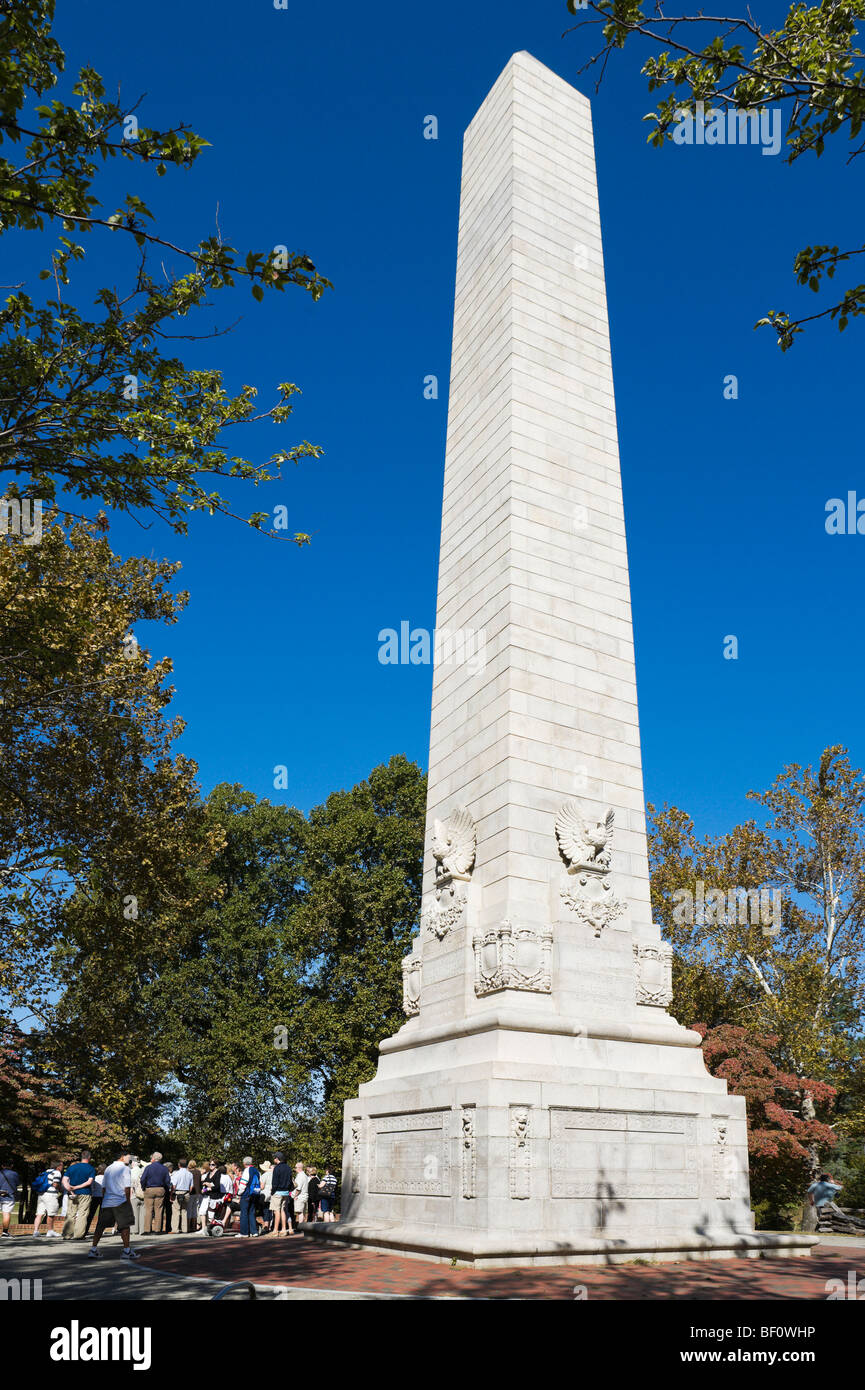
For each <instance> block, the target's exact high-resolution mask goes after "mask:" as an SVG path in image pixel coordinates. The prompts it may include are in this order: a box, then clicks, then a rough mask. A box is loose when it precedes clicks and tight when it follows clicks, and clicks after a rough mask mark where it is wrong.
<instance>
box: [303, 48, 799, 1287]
mask: <svg viewBox="0 0 865 1390" xmlns="http://www.w3.org/2000/svg"><path fill="white" fill-rule="evenodd" d="M437 627H438V628H439V629H440V630H442V629H445V630H448V631H450V632H457V631H465V630H466V629H473V630H475V631H482V632H483V633H484V634H485V645H484V648H483V650H484V652H485V662H484V663H483V664H481V663H480V662H478V661H473V662H465V663H459V662H455V661H452V660H451V661H442V662H440V663H439V664H437V666H436V669H435V674H434V684H433V699H432V725H431V735H430V759H429V799H428V805H427V832H426V863H425V877H424V898H423V911H422V917H421V931H420V936H419V937H418V939H417V941H416V943H415V946H414V949H413V951H412V952H411V953H410V954H409V956H407V957H406V959H405V961H404V963H403V985H404V998H405V1005H404V1007H405V1012H406V1014H407V1016H408V1021H407V1022H406V1024H405V1025H404V1027H402V1028H401V1029H400V1030H399V1032H398V1033H397V1034H396V1035H395V1036H394V1037H392V1038H387V1039H386V1040H385V1041H384V1042H383V1043H382V1044H381V1048H380V1061H379V1067H378V1072H377V1075H376V1077H375V1079H374V1080H373V1081H370V1082H369V1083H367V1084H366V1085H363V1086H361V1088H360V1095H359V1097H358V1098H357V1099H356V1100H351V1101H349V1102H348V1103H347V1104H346V1108H345V1149H344V1155H343V1185H342V1219H341V1221H340V1222H339V1223H337V1224H332V1225H324V1226H318V1227H316V1228H309V1230H310V1234H312V1233H313V1232H314V1234H315V1235H316V1236H318V1237H321V1238H325V1239H329V1240H342V1241H348V1242H350V1243H352V1244H357V1245H366V1246H371V1247H374V1248H379V1249H402V1250H406V1251H410V1252H413V1253H416V1254H421V1255H426V1256H429V1257H432V1258H437V1259H452V1258H453V1257H456V1258H457V1259H459V1260H464V1261H467V1262H473V1263H476V1264H515V1263H516V1264H519V1263H530V1262H549V1263H561V1262H563V1261H573V1262H578V1263H587V1262H590V1261H604V1262H606V1261H608V1260H611V1259H634V1258H637V1257H643V1258H648V1259H676V1258H683V1257H687V1256H698V1255H701V1256H723V1255H734V1254H738V1255H741V1254H743V1253H753V1254H763V1253H772V1254H794V1253H804V1252H805V1251H807V1249H808V1248H809V1246H810V1245H811V1244H813V1243H814V1238H813V1237H808V1236H769V1235H758V1234H755V1232H754V1229H753V1219H752V1216H751V1211H750V1206H749V1195H748V1160H747V1144H746V1132H745V1102H744V1100H742V1099H740V1098H738V1097H735V1096H730V1095H728V1094H727V1088H726V1084H725V1083H724V1082H723V1081H720V1080H718V1079H716V1078H714V1077H712V1076H710V1075H709V1074H708V1072H707V1071H706V1068H705V1065H704V1063H703V1057H702V1053H701V1051H700V1038H699V1035H698V1034H696V1033H694V1032H692V1031H690V1030H688V1029H686V1028H683V1027H681V1026H680V1025H679V1024H678V1023H677V1022H676V1021H675V1020H674V1019H673V1018H672V1017H671V1016H670V1014H669V1013H668V1012H667V1005H668V1004H669V1003H670V1000H671V997H672V989H671V951H670V948H669V946H667V945H665V944H664V943H663V942H662V940H661V936H660V931H659V929H658V928H657V927H656V926H655V925H653V922H652V916H651V908H650V901H649V872H648V860H647V853H646V832H645V821H644V810H643V787H642V770H641V763H640V740H639V725H638V717H637V692H636V679H635V670H634V651H633V638H632V631H631V609H630V593H629V585H628V564H627V551H626V544H625V523H624V513H623V509H622V494H621V482H620V477H619V463H618V449H617V435H616V417H615V405H614V399H613V380H612V369H611V362H610V347H609V336H608V328H607V312H606V298H605V290H604V275H603V259H602V249H601V228H600V218H599V212H598V196H597V186H596V178H595V166H594V150H593V142H592V126H591V110H590V106H589V102H588V101H587V99H586V98H585V97H583V96H582V95H580V93H578V92H577V91H575V90H574V89H573V88H572V87H570V86H569V85H568V84H567V83H565V82H563V81H562V80H561V79H560V78H558V77H557V76H555V74H553V73H552V72H550V71H549V70H548V69H547V68H545V67H543V66H542V65H541V64H540V63H538V62H537V61H536V60H535V59H533V58H532V57H530V55H528V54H526V53H518V54H515V55H514V57H513V58H512V59H511V60H510V62H509V63H508V65H507V67H506V68H505V70H504V72H503V73H502V74H501V76H500V77H499V79H498V81H497V82H496V84H495V86H494V87H493V88H492V90H491V92H490V93H489V95H488V96H487V98H486V100H485V101H484V103H483V105H482V106H481V108H480V110H479V111H478V113H477V115H476V116H475V118H474V120H473V121H472V123H471V125H470V126H469V128H468V130H467V132H466V137H465V145H464V154H463V173H462V192H461V203H460V223H459V247H458V260H457V279H456V302H455V310H454V337H453V359H452V371H451V386H450V404H449V415H448V435H447V455H446V465H445V483H444V504H443V514H442V532H441V558H440V569H439V589H438V610H437Z"/></svg>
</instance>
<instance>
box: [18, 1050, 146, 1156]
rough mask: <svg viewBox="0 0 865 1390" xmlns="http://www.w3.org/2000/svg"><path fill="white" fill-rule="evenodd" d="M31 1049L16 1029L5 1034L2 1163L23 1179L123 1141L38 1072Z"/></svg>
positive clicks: (55, 1083) (49, 1078)
mask: <svg viewBox="0 0 865 1390" xmlns="http://www.w3.org/2000/svg"><path fill="white" fill-rule="evenodd" d="M31 1043H32V1040H31V1039H28V1037H27V1036H26V1034H24V1033H22V1032H21V1030H20V1028H17V1027H16V1026H15V1024H14V1023H7V1024H6V1025H4V1026H3V1028H2V1030H0V1157H2V1162H4V1163H6V1164H9V1165H10V1166H11V1167H12V1168H15V1169H16V1171H18V1172H19V1173H21V1175H22V1176H23V1175H24V1174H25V1173H26V1171H27V1169H28V1167H29V1165H30V1164H38V1163H41V1162H43V1161H44V1160H45V1159H46V1158H47V1157H48V1156H49V1155H56V1156H57V1157H58V1158H59V1159H60V1160H61V1161H62V1162H64V1163H65V1162H68V1161H69V1160H70V1159H71V1158H72V1157H73V1156H74V1155H75V1153H76V1151H77V1150H79V1149H82V1148H88V1149H91V1150H92V1151H93V1153H94V1154H98V1153H99V1151H100V1149H110V1148H112V1147H113V1146H114V1145H115V1144H117V1143H118V1142H120V1141H121V1140H122V1138H123V1136H122V1135H121V1133H120V1131H119V1130H118V1129H116V1128H114V1127H113V1126H112V1125H110V1124H107V1123H106V1122H105V1121H104V1120H101V1119H99V1117H98V1116H96V1115H91V1114H90V1113H89V1112H88V1111H87V1110H85V1109H84V1108H83V1107H82V1106H81V1105H78V1104H76V1102H75V1101H72V1100H69V1099H68V1097H66V1096H64V1095H63V1092H62V1088H61V1087H60V1086H59V1084H58V1083H57V1081H56V1080H55V1079H53V1078H52V1077H51V1076H47V1075H43V1074H42V1072H41V1070H40V1069H38V1068H36V1067H34V1065H33V1063H32V1059H31V1057H30V1051H31ZM106 1156H107V1155H106Z"/></svg>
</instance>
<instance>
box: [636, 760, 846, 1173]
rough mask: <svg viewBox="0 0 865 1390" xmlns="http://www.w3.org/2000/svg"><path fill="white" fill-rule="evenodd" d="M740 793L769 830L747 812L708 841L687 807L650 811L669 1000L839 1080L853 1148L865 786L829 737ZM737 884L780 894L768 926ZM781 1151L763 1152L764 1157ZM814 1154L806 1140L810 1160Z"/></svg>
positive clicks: (779, 1061) (688, 1019) (690, 1016)
mask: <svg viewBox="0 0 865 1390" xmlns="http://www.w3.org/2000/svg"><path fill="white" fill-rule="evenodd" d="M749 796H750V797H751V798H752V800H754V801H755V802H757V803H758V804H759V805H761V806H762V807H764V808H765V809H766V810H768V811H769V813H770V817H771V818H770V821H769V824H768V825H767V826H766V827H765V828H764V829H761V828H759V827H758V826H757V825H756V823H755V822H753V821H750V822H748V823H747V824H745V825H741V826H736V827H735V828H734V829H733V830H732V831H730V832H729V833H728V834H727V835H722V836H718V837H706V838H705V839H703V840H698V838H697V836H696V834H695V831H694V826H693V822H692V821H691V819H690V817H688V816H687V815H686V814H685V813H684V812H682V811H680V810H678V809H677V808H675V807H665V808H664V809H663V810H662V811H660V812H657V811H655V809H654V808H653V807H650V808H649V811H650V821H649V847H650V859H651V867H652V903H653V909H654V912H655V914H656V920H658V921H659V922H660V924H661V926H662V929H663V931H664V933H665V935H666V936H667V937H668V939H669V940H671V941H672V943H673V947H674V965H673V982H674V999H673V1004H672V1009H673V1012H674V1013H675V1014H676V1016H677V1017H679V1018H681V1020H682V1021H683V1022H684V1023H687V1024H691V1025H694V1024H695V1023H696V1021H697V1020H702V1023H703V1024H704V1025H706V1024H708V1025H709V1027H710V1028H712V1029H717V1028H718V1027H719V1026H721V1025H736V1026H739V1027H745V1028H747V1029H748V1030H749V1032H750V1033H756V1034H760V1035H765V1036H767V1037H771V1039H772V1042H771V1057H772V1063H773V1065H774V1066H776V1067H778V1068H780V1070H781V1071H782V1072H783V1073H784V1074H785V1075H787V1076H790V1075H793V1076H799V1077H801V1076H803V1075H804V1076H806V1077H813V1078H815V1079H816V1080H817V1081H818V1082H819V1083H820V1084H821V1085H824V1084H832V1085H833V1086H835V1088H836V1089H837V1093H838V1094H837V1106H836V1113H837V1119H836V1121H835V1129H836V1131H837V1134H838V1136H839V1138H840V1139H841V1140H842V1141H843V1142H844V1143H845V1144H846V1143H847V1142H848V1141H851V1142H852V1141H855V1143H856V1144H858V1145H859V1147H860V1148H861V1143H862V1137H863V1135H865V1075H863V1065H862V1063H863V1005H865V913H863V889H862V883H863V867H865V864H863V855H865V784H863V779H862V775H861V773H860V772H859V771H858V769H855V768H852V767H851V766H850V762H849V758H848V756H847V753H846V751H845V750H844V749H843V748H840V747H832V748H827V749H826V750H825V751H824V753H823V754H822V755H821V757H820V759H819V762H818V763H817V765H816V766H815V767H806V768H802V767H800V766H798V765H796V764H792V765H790V766H789V767H787V768H785V769H784V771H783V772H782V773H781V774H780V775H779V776H778V777H777V778H776V780H775V782H774V784H773V785H772V786H771V787H770V788H769V789H768V790H767V791H765V792H760V793H757V792H751V793H749ZM700 887H702V893H703V897H704V899H705V902H706V904H709V903H710V902H711V894H712V892H713V891H715V892H718V893H719V894H720V896H721V898H722V899H723V900H724V906H723V908H722V907H720V906H716V910H715V911H712V910H710V908H709V907H708V906H706V907H705V908H704V910H703V911H702V912H700V911H698V910H697V906H696V900H697V898H698V888H700ZM737 890H738V892H739V896H738V897H737ZM743 890H749V891H750V892H751V893H752V894H754V893H755V890H762V892H763V893H764V898H763V904H762V905H765V903H766V899H767V898H768V895H769V893H777V894H778V895H779V898H780V912H779V913H778V914H777V918H775V917H774V914H773V917H772V918H770V921H769V923H768V925H767V921H766V918H765V916H764V913H763V912H762V911H757V912H755V911H754V909H755V907H757V906H758V904H757V900H756V897H755V896H752V898H751V899H750V901H749V900H748V899H747V898H746V897H745V895H744V891H743ZM743 904H744V906H745V911H744V913H743V912H742V910H741V907H742V905H743ZM808 1084H810V1083H808ZM815 1095H816V1093H815ZM815 1103H816V1102H815V1096H812V1095H810V1094H809V1093H808V1092H807V1091H804V1092H803V1093H802V1094H801V1095H800V1096H799V1098H798V1104H799V1106H800V1107H804V1111H805V1112H806V1113H807V1112H808V1111H809V1110H810V1109H811V1107H812V1106H814V1105H815ZM776 1156H777V1154H776V1153H775V1152H774V1151H773V1150H771V1149H768V1150H766V1152H765V1153H764V1155H763V1157H764V1159H765V1163H766V1165H770V1164H771V1161H773V1159H774V1158H775V1157H776ZM821 1161H824V1160H821V1157H820V1152H819V1147H818V1145H817V1143H816V1141H815V1143H813V1144H812V1145H811V1146H810V1148H809V1163H810V1167H811V1170H812V1171H813V1170H815V1169H816V1168H817V1167H818V1166H819V1165H820V1163H821ZM767 1171H768V1166H767Z"/></svg>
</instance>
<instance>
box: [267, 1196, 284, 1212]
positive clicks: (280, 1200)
mask: <svg viewBox="0 0 865 1390" xmlns="http://www.w3.org/2000/svg"><path fill="white" fill-rule="evenodd" d="M287 1197H288V1193H287V1192H272V1193H271V1194H270V1210H271V1211H282V1208H283V1207H284V1206H285V1200H286V1198H287Z"/></svg>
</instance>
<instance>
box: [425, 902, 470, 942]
mask: <svg viewBox="0 0 865 1390" xmlns="http://www.w3.org/2000/svg"><path fill="white" fill-rule="evenodd" d="M465 905H466V900H465V898H462V897H460V898H454V900H453V902H451V903H446V904H442V903H439V902H437V901H436V902H433V903H432V905H431V906H430V907H428V908H427V910H426V912H425V913H424V914H423V918H422V925H423V928H424V930H425V931H427V932H429V933H430V935H431V936H437V937H438V939H439V941H442V940H443V939H444V937H446V936H447V934H448V932H449V931H450V930H451V928H452V927H455V926H457V925H458V924H459V921H460V918H461V917H462V915H463V908H464V907H465Z"/></svg>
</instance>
